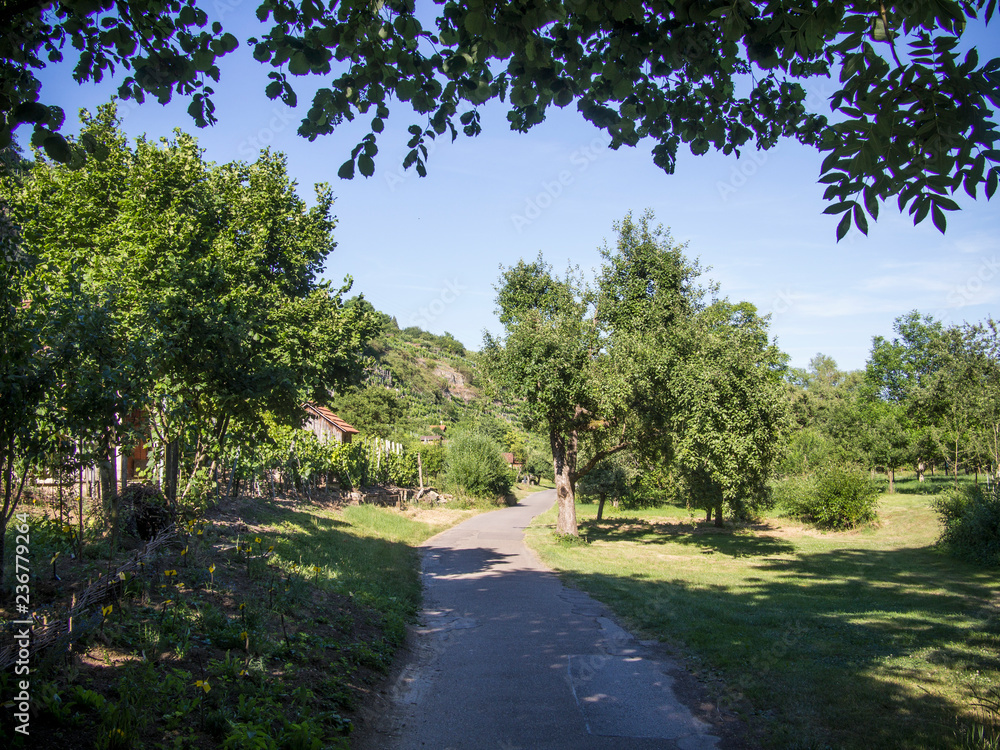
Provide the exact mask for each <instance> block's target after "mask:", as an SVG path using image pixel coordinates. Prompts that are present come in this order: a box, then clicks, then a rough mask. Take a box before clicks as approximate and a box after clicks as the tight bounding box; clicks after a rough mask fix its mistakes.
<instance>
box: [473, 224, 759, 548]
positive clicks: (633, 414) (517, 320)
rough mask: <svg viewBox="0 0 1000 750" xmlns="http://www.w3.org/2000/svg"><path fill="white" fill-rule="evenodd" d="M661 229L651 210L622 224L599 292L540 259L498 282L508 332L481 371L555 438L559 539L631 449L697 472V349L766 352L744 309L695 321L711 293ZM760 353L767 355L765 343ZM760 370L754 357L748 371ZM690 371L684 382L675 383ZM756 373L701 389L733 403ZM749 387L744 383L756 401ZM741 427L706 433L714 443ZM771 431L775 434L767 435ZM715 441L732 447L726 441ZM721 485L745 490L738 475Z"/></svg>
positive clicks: (488, 347)
mask: <svg viewBox="0 0 1000 750" xmlns="http://www.w3.org/2000/svg"><path fill="white" fill-rule="evenodd" d="M652 221H653V215H652V213H651V212H646V213H645V214H644V215H643V216H642V217H641V218H640V219H639V220H638V221H634V220H633V218H632V216H631V215H628V216H626V217H625V219H623V220H622V221H621V222H618V223H616V224H615V225H614V229H615V231H616V233H617V235H618V236H617V241H616V243H615V246H614V248H611V247H608V246H607V245H605V246H604V247H603V248H602V250H601V254H602V256H603V258H604V263H603V265H602V267H601V271H600V274H599V276H598V278H597V279H596V280H595V282H594V283H593V284H592V285H586V284H584V282H583V281H582V280H581V279H580V278H579V277H578V276H577V275H575V274H574V273H572V272H568V273H567V275H566V276H565V277H563V278H559V277H557V276H555V275H553V273H552V269H551V267H550V266H548V265H546V264H545V262H544V261H543V260H542V258H541V257H539V258H538V259H537V260H536V261H534V262H531V263H526V262H524V261H521V262H519V263H518V264H517V265H516V266H514V267H512V268H509V269H506V270H505V271H504V272H503V274H502V276H501V283H500V285H499V287H498V294H497V303H498V307H499V316H500V322H501V323H502V324H503V325H504V327H505V334H504V336H503V338H496V337H493V336H491V335H489V334H487V336H486V341H485V347H484V361H483V363H484V370H485V372H486V374H487V375H488V377H490V378H491V379H492V380H493V382H495V383H496V384H497V385H498V386H499V388H500V389H501V391H502V392H503V393H504V394H505V395H506V396H507V398H508V399H509V400H522V401H523V404H524V407H525V415H526V421H527V425H528V427H529V428H530V429H535V428H538V429H544V430H545V431H546V432H547V433H548V435H549V442H550V446H551V448H552V459H553V469H554V473H555V483H556V493H557V496H558V503H559V519H558V522H557V530H558V532H559V533H562V534H574V535H575V534H576V533H577V527H576V511H575V506H574V492H575V486H576V483H577V482H578V481H579V480H580V479H581V478H583V477H585V476H586V475H587V474H588V473H589V472H590V471H591V470H593V469H594V467H595V466H597V465H598V464H599V463H600V462H601V461H602V460H604V459H606V458H608V457H610V456H613V455H614V454H616V453H619V452H620V451H623V450H630V451H633V452H636V453H638V454H641V455H643V456H647V457H650V458H656V459H657V460H660V461H669V460H672V459H673V458H674V454H675V452H676V450H677V446H678V445H683V446H684V447H685V450H686V453H685V454H684V455H685V456H686V457H690V463H694V462H696V461H697V460H700V459H696V458H695V456H703V455H705V454H704V452H699V445H698V444H697V441H696V439H695V437H694V436H695V432H696V431H695V429H694V427H693V426H692V424H693V423H686V422H685V419H687V418H691V415H692V414H694V412H693V411H692V409H694V408H696V407H695V405H694V404H692V403H691V402H690V398H689V396H688V395H687V394H686V393H685V392H684V389H683V385H682V384H683V383H684V382H688V381H690V382H693V381H694V380H695V375H694V371H695V368H696V367H697V366H696V365H695V363H694V358H697V357H701V356H704V355H705V354H706V351H702V350H701V349H700V348H699V346H700V345H699V344H698V341H699V339H700V336H701V335H709V336H710V337H711V339H712V340H713V341H715V340H716V338H718V339H719V347H720V348H725V346H726V345H729V344H737V343H741V341H742V339H741V337H745V340H746V341H747V342H749V341H750V340H751V339H752V340H754V341H756V342H757V343H758V344H759V343H760V338H759V334H760V333H761V332H762V331H763V330H764V325H763V321H761V320H760V319H759V318H757V317H756V316H755V315H753V314H752V313H751V310H750V308H749V307H747V306H729V305H728V303H719V304H718V305H714V306H712V307H711V308H709V310H710V311H711V312H708V311H706V312H705V314H704V315H703V316H702V317H698V316H699V315H700V314H701V312H702V311H704V309H705V308H704V304H703V302H702V299H703V296H704V294H705V290H704V289H702V288H701V287H699V286H698V285H697V278H698V276H699V274H700V268H699V267H698V266H697V264H693V263H691V262H690V261H688V260H687V259H686V258H685V257H684V255H683V252H682V249H683V248H681V247H678V246H676V245H674V244H673V242H672V239H671V237H670V235H669V233H668V232H666V231H665V230H664V229H663V228H662V227H654V226H652V225H651V222H652ZM727 315H728V317H727ZM730 324H735V325H736V326H737V327H740V326H743V327H744V330H743V331H742V332H738V331H737V332H735V333H734V334H733V340H732V341H728V342H724V341H722V338H724V334H723V333H722V329H725V328H727V327H728V326H729V325H730ZM763 343H764V345H765V348H767V347H766V344H767V342H766V335H765V336H764V340H763ZM741 351H742V349H741ZM768 351H770V350H769V349H768ZM717 364H720V365H721V366H724V367H729V366H730V365H731V364H734V363H733V362H732V361H724V359H723V355H722V352H721V351H720V352H719V359H718V360H717ZM754 366H756V364H755V363H754V361H753V360H752V359H747V360H746V361H745V362H744V363H741V367H743V368H752V367H754ZM685 368H687V371H688V372H689V374H690V377H689V378H688V380H687V381H685V379H684V378H683V377H680V376H679V375H678V373H680V372H682V371H684V370H685ZM749 374H750V373H749V369H734V370H732V371H730V370H725V371H720V372H714V371H711V372H710V371H708V370H706V371H705V373H704V379H706V380H711V379H712V378H716V379H717V381H718V382H719V383H722V382H725V383H726V384H727V385H726V388H729V390H728V391H727V394H728V395H736V394H737V392H738V391H739V390H740V389H741V388H742V387H743V386H742V385H738V384H737V381H739V380H740V378H741V377H743V376H744V375H747V376H749ZM752 388H753V386H751V385H749V384H747V394H749V391H750V390H752ZM719 396H720V398H721V397H723V392H722V391H719ZM751 405H752V406H753V407H754V408H752V409H751V410H749V411H748V412H747V413H746V414H745V415H744V416H741V417H739V420H738V421H739V423H741V424H746V425H751V427H750V429H757V427H758V426H759V425H757V420H758V419H770V417H771V415H770V413H769V412H767V410H761V409H757V408H756V404H755V403H754V404H751ZM733 426H734V425H733V424H724V423H723V422H722V421H711V422H705V423H704V424H701V427H702V428H703V435H705V436H707V435H708V433H709V432H711V431H712V430H723V431H729V430H732V429H733ZM764 433H767V428H761V434H762V435H764ZM742 438H743V436H741V439H742ZM762 439H764V441H765V444H764V445H762V446H761V450H762V451H764V452H767V451H770V450H771V449H772V447H773V446H771V445H770V444H769V443H768V442H767V441H768V440H770V438H768V437H763V438H762ZM685 440H687V441H688V442H684V441H685ZM718 440H719V441H720V443H719V444H720V445H721V444H722V442H725V439H724V438H722V437H721V436H718ZM584 448H585V449H586V450H585V451H584V452H583V453H581V451H582V449H584ZM748 450H749V449H748ZM581 455H586V456H587V459H586V461H583V462H581V461H580V457H581ZM748 455H749V453H748V452H744V453H743V454H741V456H742V457H744V458H745V457H747V456H748ZM741 460H742V459H741ZM711 471H713V472H714V467H712V468H711ZM712 476H713V477H715V478H720V477H721V475H719V474H716V473H713V474H712ZM722 481H727V482H731V483H732V486H733V487H734V488H735V487H737V486H738V485H739V486H741V487H742V485H741V484H740V482H741V481H742V480H740V479H738V478H737V477H735V476H732V477H730V478H729V479H726V480H722Z"/></svg>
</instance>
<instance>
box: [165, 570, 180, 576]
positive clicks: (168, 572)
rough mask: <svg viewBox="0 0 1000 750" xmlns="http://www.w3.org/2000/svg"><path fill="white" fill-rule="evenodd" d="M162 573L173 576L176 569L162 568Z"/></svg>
mask: <svg viewBox="0 0 1000 750" xmlns="http://www.w3.org/2000/svg"><path fill="white" fill-rule="evenodd" d="M163 575H165V576H175V575H177V571H176V570H164V571H163Z"/></svg>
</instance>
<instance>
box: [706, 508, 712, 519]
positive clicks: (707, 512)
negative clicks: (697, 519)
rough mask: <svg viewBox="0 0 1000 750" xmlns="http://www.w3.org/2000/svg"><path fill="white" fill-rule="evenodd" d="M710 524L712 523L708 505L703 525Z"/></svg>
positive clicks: (710, 509)
mask: <svg viewBox="0 0 1000 750" xmlns="http://www.w3.org/2000/svg"><path fill="white" fill-rule="evenodd" d="M711 522H712V506H711V505H709V506H708V508H707V509H706V511H705V523H711Z"/></svg>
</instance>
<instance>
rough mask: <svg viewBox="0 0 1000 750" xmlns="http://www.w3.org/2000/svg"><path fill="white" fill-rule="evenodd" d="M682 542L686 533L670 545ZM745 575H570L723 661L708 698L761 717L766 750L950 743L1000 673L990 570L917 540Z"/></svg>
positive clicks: (783, 561) (711, 659)
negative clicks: (713, 695) (976, 695)
mask: <svg viewBox="0 0 1000 750" xmlns="http://www.w3.org/2000/svg"><path fill="white" fill-rule="evenodd" d="M686 538H695V537H694V535H689V536H688V537H684V536H681V535H679V536H677V537H675V538H674V539H673V541H675V542H678V541H682V540H684V539H686ZM709 539H711V542H710V543H715V544H719V543H720V541H721V540H723V539H724V537H723V536H722V535H716V536H715V537H714V538H712V537H710V538H709ZM691 543H700V542H694V541H692V542H691ZM721 543H722V544H723V545H725V544H732V545H734V546H735V545H740V544H744V545H746V544H750V545H752V539H746V538H741V537H740V536H739V535H736V536H733V537H730V539H729V541H725V542H721ZM749 549H753V547H752V546H750V547H749ZM758 571H759V574H757V573H758ZM754 573H755V575H753V576H750V577H740V578H739V579H738V580H734V579H733V578H724V580H726V581H727V583H726V584H719V583H717V582H716V580H717V579H715V578H713V577H712V575H711V570H710V568H708V569H705V570H703V572H702V574H701V575H700V576H699V577H697V578H695V579H694V580H692V577H691V576H688V575H685V577H684V578H679V577H671V578H669V579H667V580H664V576H663V575H660V576H656V575H651V574H650V573H648V572H646V571H642V572H636V573H634V574H631V575H608V574H573V575H572V579H573V580H574V581H575V582H577V583H578V584H579V585H580V586H581V587H583V588H584V589H586V590H588V591H590V592H591V593H592V594H594V595H595V596H596V597H597V598H599V599H602V600H604V601H605V602H606V603H608V604H609V605H611V606H612V607H613V608H616V609H617V610H618V611H619V612H620V613H621V614H623V615H624V616H626V617H627V618H628V619H629V620H630V621H631V622H633V623H634V624H635V625H636V626H638V627H640V628H641V629H643V630H645V631H647V632H652V633H656V634H658V635H660V636H661V637H663V638H665V639H667V640H674V639H677V640H679V641H681V642H682V643H683V644H685V645H686V646H687V647H688V648H689V649H690V650H693V651H695V652H696V653H697V654H698V655H699V656H701V657H702V658H703V659H704V660H705V661H706V662H707V663H708V664H710V665H711V666H713V667H715V668H718V669H721V670H722V671H723V675H724V686H723V687H721V688H720V689H719V694H718V695H717V701H718V705H719V706H720V707H722V710H724V711H725V710H730V711H740V710H743V711H753V712H757V714H758V715H762V716H764V717H766V720H765V721H766V723H767V725H768V736H767V740H766V744H767V745H768V746H774V747H810V746H813V747H844V748H870V747H871V748H946V747H954V746H956V745H957V744H958V741H957V740H956V734H955V731H956V726H957V724H956V722H957V721H958V717H960V716H961V715H963V714H965V716H966V720H969V716H970V713H971V711H970V709H971V702H970V701H971V698H970V693H969V690H970V688H969V685H970V684H971V681H973V680H975V679H980V677H979V675H982V678H981V679H994V680H995V679H996V678H997V676H1000V656H998V654H1000V616H998V612H997V608H996V607H995V604H994V592H993V589H994V588H995V586H996V583H997V578H996V575H995V573H993V572H991V571H985V570H983V569H976V568H972V567H971V566H964V565H961V564H958V563H955V562H954V561H951V560H948V559H947V558H943V557H941V556H939V555H937V553H936V552H934V551H933V550H931V549H928V548H913V549H897V550H890V551H883V550H870V549H838V550H832V551H824V552H817V553H812V554H803V553H801V552H800V553H799V554H797V555H795V556H785V555H783V556H781V557H774V558H772V559H766V558H765V559H760V558H758V559H757V560H756V561H755V563H754ZM667 575H668V576H669V572H667ZM929 665H940V666H942V667H947V671H943V670H942V671H937V670H934V669H932V668H930V667H929ZM956 683H957V684H958V685H960V686H962V687H961V689H960V690H961V691H964V694H963V692H960V691H958V692H957V691H956Z"/></svg>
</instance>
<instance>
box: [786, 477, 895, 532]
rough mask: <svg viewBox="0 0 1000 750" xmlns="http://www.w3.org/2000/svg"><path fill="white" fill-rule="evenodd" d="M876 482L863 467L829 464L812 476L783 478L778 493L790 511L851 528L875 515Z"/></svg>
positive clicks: (825, 523)
mask: <svg viewBox="0 0 1000 750" xmlns="http://www.w3.org/2000/svg"><path fill="white" fill-rule="evenodd" d="M880 496H881V490H880V489H879V486H878V485H877V484H876V483H875V482H873V481H872V480H871V477H870V476H869V475H868V472H866V471H865V470H864V469H862V468H860V467H856V466H845V465H832V466H827V467H826V468H824V469H822V470H821V471H819V472H818V473H817V474H816V475H815V476H814V477H812V478H796V479H792V480H785V482H784V483H783V486H782V490H781V493H780V497H781V500H782V503H783V505H784V507H785V509H786V510H787V512H788V513H789V514H790V515H793V516H797V517H799V518H802V519H804V520H807V521H811V522H813V523H815V524H816V525H817V526H820V527H823V528H829V529H852V528H854V527H856V526H861V525H864V524H868V523H872V522H874V521H875V520H876V519H877V518H878V503H879V499H880Z"/></svg>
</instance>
